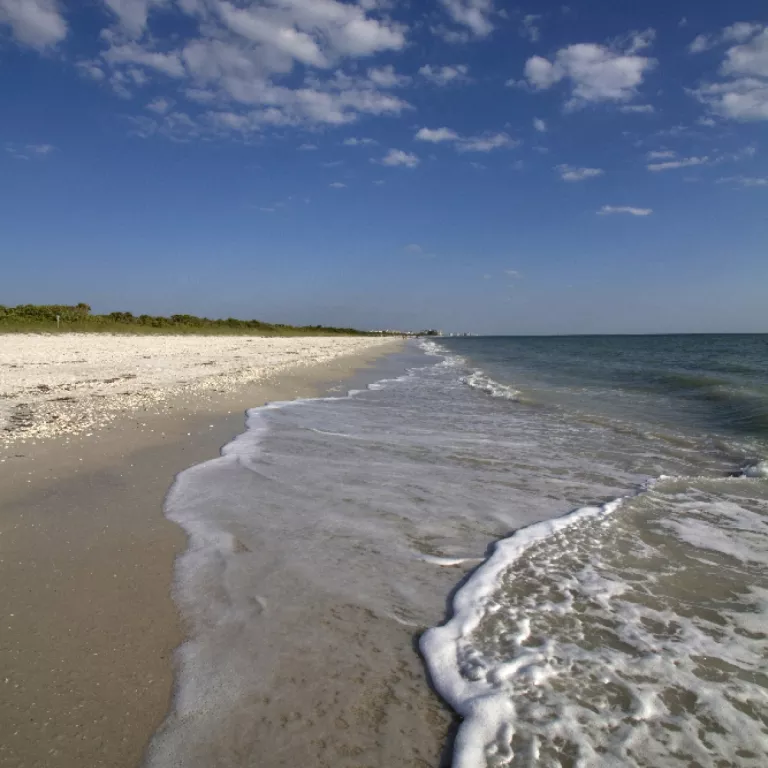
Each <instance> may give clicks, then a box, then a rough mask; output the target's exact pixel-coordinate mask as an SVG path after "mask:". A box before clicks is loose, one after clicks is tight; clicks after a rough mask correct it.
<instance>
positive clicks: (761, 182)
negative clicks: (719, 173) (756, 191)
mask: <svg viewBox="0 0 768 768" xmlns="http://www.w3.org/2000/svg"><path fill="white" fill-rule="evenodd" d="M717 183H718V184H726V183H732V184H738V185H740V186H742V187H768V176H729V177H727V178H724V179H718V180H717Z"/></svg>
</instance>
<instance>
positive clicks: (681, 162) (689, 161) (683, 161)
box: [645, 152, 709, 172]
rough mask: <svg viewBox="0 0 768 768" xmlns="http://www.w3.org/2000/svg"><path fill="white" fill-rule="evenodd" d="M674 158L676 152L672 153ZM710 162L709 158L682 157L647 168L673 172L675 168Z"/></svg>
mask: <svg viewBox="0 0 768 768" xmlns="http://www.w3.org/2000/svg"><path fill="white" fill-rule="evenodd" d="M672 156H673V157H674V152H673V153H672ZM708 162H709V158H708V157H681V158H680V159H678V160H667V161H665V162H663V163H649V164H648V165H646V166H645V167H646V168H647V169H648V170H649V171H654V172H658V171H671V170H674V169H675V168H690V167H691V166H694V165H706V164H707V163H708Z"/></svg>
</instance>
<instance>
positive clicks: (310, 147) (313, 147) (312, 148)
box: [299, 144, 317, 152]
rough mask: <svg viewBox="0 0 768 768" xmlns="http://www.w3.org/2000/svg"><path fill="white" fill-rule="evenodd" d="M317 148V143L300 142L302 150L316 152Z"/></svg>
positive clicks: (300, 149)
mask: <svg viewBox="0 0 768 768" xmlns="http://www.w3.org/2000/svg"><path fill="white" fill-rule="evenodd" d="M316 149H317V144H300V145H299V151H300V152H314V151H315V150H316Z"/></svg>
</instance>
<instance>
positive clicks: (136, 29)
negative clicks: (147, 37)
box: [104, 0, 170, 38]
mask: <svg viewBox="0 0 768 768" xmlns="http://www.w3.org/2000/svg"><path fill="white" fill-rule="evenodd" d="M169 2H170V0H104V4H105V5H106V6H107V8H109V9H110V11H112V13H114V14H115V16H117V19H118V22H119V25H120V29H121V31H122V32H124V33H125V34H126V35H128V36H130V37H134V38H138V37H141V36H142V35H143V34H144V30H145V29H146V28H147V17H148V16H149V10H150V7H151V6H163V5H168V4H169Z"/></svg>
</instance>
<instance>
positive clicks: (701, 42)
mask: <svg viewBox="0 0 768 768" xmlns="http://www.w3.org/2000/svg"><path fill="white" fill-rule="evenodd" d="M712 45H713V42H712V40H711V39H710V38H709V36H707V35H696V37H695V38H694V39H693V42H692V43H691V44H690V45H689V46H688V52H689V53H701V52H702V51H706V50H709V49H710V48H711V47H712Z"/></svg>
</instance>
